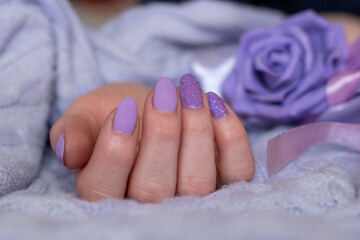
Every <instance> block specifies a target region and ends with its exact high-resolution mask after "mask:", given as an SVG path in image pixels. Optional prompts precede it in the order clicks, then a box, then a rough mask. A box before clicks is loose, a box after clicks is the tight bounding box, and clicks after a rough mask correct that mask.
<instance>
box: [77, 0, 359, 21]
mask: <svg viewBox="0 0 360 240" xmlns="http://www.w3.org/2000/svg"><path fill="white" fill-rule="evenodd" d="M203 1H204V0H203ZM220 1H222V0H220ZM233 1H234V2H240V3H246V4H251V5H255V6H262V7H270V8H274V9H278V10H281V11H283V12H285V13H288V14H291V13H294V12H298V11H301V10H304V9H309V8H312V9H314V10H316V11H318V12H342V13H352V14H353V15H356V16H360V0H233ZM71 2H72V4H73V6H74V8H75V10H76V11H77V12H78V14H79V16H80V18H81V20H82V21H83V22H84V23H85V25H87V26H90V27H98V26H100V25H102V24H103V23H105V22H106V21H107V20H109V19H111V18H112V17H115V16H116V15H118V14H119V13H121V12H122V11H124V10H126V9H127V8H129V7H132V6H134V5H137V4H147V3H150V2H184V1H182V0H155V1H154V0H72V1H71ZM348 17H349V16H348Z"/></svg>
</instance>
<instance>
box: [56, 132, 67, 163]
mask: <svg viewBox="0 0 360 240" xmlns="http://www.w3.org/2000/svg"><path fill="white" fill-rule="evenodd" d="M55 148H56V157H57V159H58V160H59V162H60V163H61V164H62V165H65V163H64V150H65V134H64V133H63V134H61V135H60V137H59V138H58V140H57V141H56V146H55Z"/></svg>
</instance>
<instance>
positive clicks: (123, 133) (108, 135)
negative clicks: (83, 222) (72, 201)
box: [77, 98, 139, 201]
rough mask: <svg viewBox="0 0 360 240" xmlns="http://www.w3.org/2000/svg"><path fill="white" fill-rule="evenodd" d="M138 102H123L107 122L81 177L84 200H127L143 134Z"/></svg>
mask: <svg viewBox="0 0 360 240" xmlns="http://www.w3.org/2000/svg"><path fill="white" fill-rule="evenodd" d="M137 117H138V111H137V105H136V102H135V100H134V99H132V98H125V99H123V100H122V101H121V102H120V104H119V106H118V108H117V110H115V109H114V110H113V111H112V112H111V113H110V114H109V116H108V118H107V119H106V120H105V122H104V125H103V127H102V128H101V131H100V133H99V136H98V138H97V141H96V144H95V147H94V151H93V153H92V155H91V158H90V160H89V162H88V164H87V165H86V166H85V167H84V168H83V169H82V170H80V171H79V172H78V174H77V190H78V194H79V196H80V197H81V198H83V199H85V200H88V201H98V200H102V199H106V198H123V197H124V194H125V191H126V185H127V180H128V176H129V173H130V171H131V168H132V166H133V163H134V160H135V157H136V145H137V137H138V132H139V124H138V123H137V122H139V121H137Z"/></svg>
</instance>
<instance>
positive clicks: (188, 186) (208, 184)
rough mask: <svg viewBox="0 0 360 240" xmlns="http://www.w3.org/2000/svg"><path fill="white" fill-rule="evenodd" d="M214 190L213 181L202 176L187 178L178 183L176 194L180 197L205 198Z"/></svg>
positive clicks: (214, 184)
mask: <svg viewBox="0 0 360 240" xmlns="http://www.w3.org/2000/svg"><path fill="white" fill-rule="evenodd" d="M215 188H216V183H215V180H212V179H210V178H208V177H202V176H188V177H187V178H186V179H185V180H183V181H182V182H180V183H179V186H178V193H179V194H180V195H195V196H205V195H208V194H210V193H212V192H213V191H215Z"/></svg>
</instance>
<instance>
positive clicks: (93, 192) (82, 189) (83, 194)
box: [76, 180, 115, 202]
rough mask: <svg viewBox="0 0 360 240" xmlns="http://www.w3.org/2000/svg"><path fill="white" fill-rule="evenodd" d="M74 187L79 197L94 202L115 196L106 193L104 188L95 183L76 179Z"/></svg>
mask: <svg viewBox="0 0 360 240" xmlns="http://www.w3.org/2000/svg"><path fill="white" fill-rule="evenodd" d="M76 188H77V193H78V195H79V197H80V198H81V199H84V200H87V201H91V202H94V201H100V200H104V199H109V198H115V196H113V195H112V194H110V193H108V191H107V190H106V188H104V187H100V186H97V185H95V184H88V183H85V182H83V181H79V180H78V181H77V182H76Z"/></svg>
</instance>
